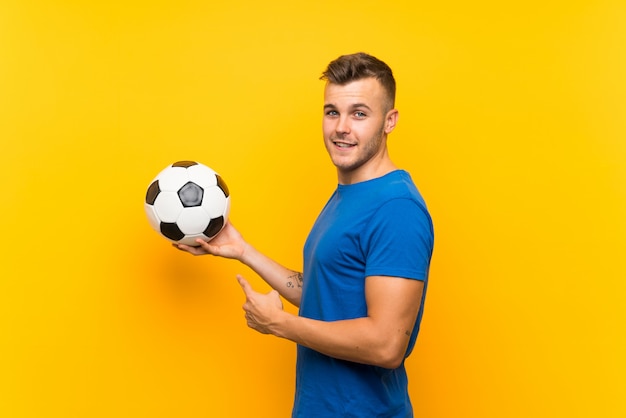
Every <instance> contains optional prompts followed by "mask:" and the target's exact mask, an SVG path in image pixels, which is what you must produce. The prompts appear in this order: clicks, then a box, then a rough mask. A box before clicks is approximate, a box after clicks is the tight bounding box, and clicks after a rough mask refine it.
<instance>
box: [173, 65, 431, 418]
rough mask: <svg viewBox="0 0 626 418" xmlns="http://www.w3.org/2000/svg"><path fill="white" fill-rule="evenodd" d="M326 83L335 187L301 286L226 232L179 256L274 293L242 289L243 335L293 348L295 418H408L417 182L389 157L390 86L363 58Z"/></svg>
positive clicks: (419, 298)
mask: <svg viewBox="0 0 626 418" xmlns="http://www.w3.org/2000/svg"><path fill="white" fill-rule="evenodd" d="M322 79H323V80H325V81H326V86H325V90H324V117H323V133H324V143H325V146H326V149H327V151H328V154H329V155H330V159H331V161H332V162H333V164H334V165H335V167H336V169H337V178H338V186H337V189H336V190H335V192H334V193H333V195H332V196H331V197H330V200H329V201H328V202H327V204H326V206H325V207H324V209H323V210H322V212H321V213H320V215H319V217H318V219H317V220H316V222H315V224H314V226H313V228H312V230H311V232H310V234H309V236H308V238H307V241H306V243H305V246H304V270H303V274H301V273H299V272H297V271H292V270H290V269H288V268H286V267H283V266H282V265H280V264H278V263H277V262H275V261H273V260H272V259H270V258H268V257H267V256H265V255H264V254H261V253H260V252H259V251H257V250H256V249H255V248H254V247H253V246H251V245H250V244H249V243H247V242H246V241H245V240H244V239H243V237H242V236H241V234H240V233H239V232H238V231H237V230H236V229H235V228H234V227H233V225H232V224H231V223H227V225H226V227H225V228H224V230H223V231H222V232H221V233H220V234H219V235H218V236H217V237H216V238H214V239H213V240H212V241H210V242H209V243H204V242H199V244H201V245H200V246H199V247H188V246H184V245H179V246H178V248H180V249H182V250H185V251H188V252H190V253H192V254H195V255H200V254H213V255H217V256H222V257H228V258H233V259H236V260H239V261H240V262H242V263H244V264H245V265H247V266H249V267H251V268H252V269H253V270H254V271H255V272H256V273H258V274H259V275H260V276H261V277H262V278H263V279H264V280H265V281H266V282H267V283H268V284H269V285H270V286H271V287H272V288H273V289H274V290H273V291H272V292H270V293H268V294H260V293H257V292H255V291H254V290H253V289H252V288H251V286H250V284H249V283H248V282H247V281H246V280H245V279H244V278H243V277H241V276H238V278H237V279H238V281H239V283H240V285H241V287H242V288H243V291H244V293H245V296H246V302H245V304H244V305H243V308H244V311H245V316H246V320H247V323H248V326H249V327H251V328H253V329H255V330H257V331H259V332H261V333H265V334H273V335H275V336H278V337H281V338H286V339H289V340H291V341H294V342H295V343H297V344H298V357H297V365H296V395H295V403H294V408H293V417H315V418H320V417H368V418H369V417H412V416H413V412H412V406H411V402H410V399H409V396H408V389H407V375H406V370H405V367H404V360H405V358H406V357H407V356H408V355H409V354H410V352H411V351H412V349H413V346H414V344H415V340H416V338H417V334H418V330H419V325H420V321H421V317H422V312H423V304H424V298H425V294H426V284H427V280H428V270H429V265H430V258H431V254H432V250H433V241H434V236H433V227H432V221H431V218H430V216H429V214H428V211H427V209H426V205H425V204H424V201H423V199H422V197H421V196H420V194H419V192H418V191H417V189H416V187H415V185H414V184H413V182H412V180H411V177H410V176H409V174H408V173H407V172H406V171H403V170H400V169H398V168H397V167H396V166H395V165H394V164H393V162H392V161H391V159H390V157H389V154H388V150H387V136H388V135H389V133H391V132H392V131H393V130H394V128H395V126H396V123H397V121H398V111H397V110H396V109H395V108H394V101H395V80H394V77H393V74H392V71H391V69H390V68H389V67H388V66H387V65H386V64H385V63H384V62H382V61H380V60H378V59H377V58H375V57H372V56H370V55H367V54H364V53H358V54H352V55H345V56H341V57H339V58H338V59H336V60H335V61H333V62H331V63H330V64H329V65H328V68H327V69H326V71H325V72H324V73H323V76H322ZM279 295H282V296H283V297H284V298H285V299H286V300H288V301H289V302H291V303H293V304H294V305H296V306H298V307H299V314H298V315H297V316H295V315H292V314H290V313H288V312H285V311H284V310H283V309H282V303H281V299H280V297H279Z"/></svg>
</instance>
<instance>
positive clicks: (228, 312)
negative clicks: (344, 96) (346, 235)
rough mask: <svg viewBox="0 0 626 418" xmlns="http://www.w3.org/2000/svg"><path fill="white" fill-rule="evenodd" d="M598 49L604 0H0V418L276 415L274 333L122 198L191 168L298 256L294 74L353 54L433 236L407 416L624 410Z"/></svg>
mask: <svg viewBox="0 0 626 418" xmlns="http://www.w3.org/2000/svg"><path fill="white" fill-rule="evenodd" d="M625 45H626V3H624V2H623V1H621V0H588V1H575V0H572V1H565V0H563V1H545V0H544V1H535V0H532V1H525V2H501V1H485V0H478V1H473V2H470V1H454V0H442V1H428V2H425V1H401V2H381V1H368V0H362V1H358V2H357V1H344V2H336V1H326V0H323V1H311V2H296V1H293V0H281V1H274V2H256V1H241V0H233V1H227V2H210V1H199V0H179V1H176V2H174V1H170V2H168V1H134V0H127V1H79V0H58V1H53V0H33V1H22V0H3V1H2V2H1V3H0V139H1V141H2V143H1V144H2V147H1V148H0V149H1V155H2V162H1V164H0V211H1V212H0V213H1V217H0V231H2V244H0V245H2V248H1V252H0V254H1V258H2V262H1V263H0V264H1V265H0V351H1V352H0V416H3V417H150V418H154V417H268V418H275V417H285V416H288V415H289V412H290V409H291V402H292V397H293V389H294V387H293V372H294V360H295V347H294V345H293V344H291V343H290V342H288V341H284V340H279V339H276V338H272V337H268V336H263V335H259V334H256V333H254V332H253V331H251V330H248V329H247V328H246V326H245V322H244V319H243V314H242V311H241V304H242V303H243V295H242V293H241V290H240V289H239V288H238V285H237V283H236V281H235V280H234V276H235V274H236V273H243V274H244V275H246V276H248V278H249V279H250V280H251V281H252V282H253V284H254V286H255V287H256V288H257V289H258V290H266V289H267V287H266V286H265V285H264V284H263V283H262V282H261V281H260V279H259V278H258V277H256V276H254V275H253V274H252V273H251V272H250V271H248V270H246V269H245V268H243V267H242V266H240V265H238V264H237V263H236V262H233V261H230V260H221V259H215V258H208V257H201V258H193V257H191V256H189V255H187V254H183V253H180V252H177V251H175V250H173V249H172V248H171V247H170V246H169V245H168V243H167V242H166V241H165V240H164V239H162V238H160V237H159V236H158V235H157V234H156V233H155V232H154V231H152V230H151V229H150V227H149V226H148V222H147V220H146V218H145V215H144V212H143V197H144V194H145V189H146V187H147V186H148V183H149V182H150V180H151V179H152V178H153V176H154V175H156V173H157V172H158V171H160V170H161V169H162V168H164V167H165V166H166V165H167V164H170V163H172V162H174V161H176V160H180V159H195V160H198V161H201V162H203V163H205V164H207V165H209V166H210V167H212V168H214V169H215V170H216V171H218V172H219V173H220V174H221V175H222V176H223V177H224V178H225V180H226V181H227V183H228V186H229V187H230V189H231V192H232V212H231V219H232V221H233V223H235V225H236V226H237V227H238V228H239V229H240V230H241V231H242V232H243V233H244V235H245V237H246V238H247V239H248V240H249V241H250V242H252V243H254V244H255V245H256V246H257V247H258V248H259V249H261V250H262V251H264V252H266V253H268V254H269V255H271V256H273V257H275V258H276V259H278V260H280V261H281V262H283V263H284V264H286V265H288V266H290V267H293V268H295V269H300V267H301V247H302V244H303V242H304V240H305V237H306V234H307V232H308V229H309V227H310V226H311V224H312V222H313V221H314V219H315V216H316V215H317V212H318V210H319V209H320V208H321V206H322V204H323V203H324V202H325V200H326V198H327V197H328V195H329V194H330V192H331V191H332V190H333V188H334V186H335V183H336V177H335V172H334V169H333V168H332V166H331V164H330V162H329V161H328V158H327V156H326V154H325V151H324V149H323V146H322V142H321V115H322V110H321V104H322V89H323V84H322V82H320V81H319V80H318V77H319V75H320V73H321V71H322V70H323V69H324V67H325V65H326V63H327V62H328V61H330V60H331V59H334V58H335V57H337V56H338V55H340V54H344V53H350V52H356V51H366V52H369V53H372V54H374V55H376V56H378V57H380V58H381V59H383V60H385V61H386V62H388V63H389V64H390V65H391V67H392V68H393V69H394V71H395V74H396V77H397V81H398V88H399V91H398V100H397V107H398V108H399V110H400V115H401V117H400V122H399V126H398V128H397V130H396V131H395V132H394V133H393V134H392V136H391V139H390V148H391V153H392V157H393V158H394V160H395V162H396V163H397V164H398V165H400V166H402V167H404V168H406V169H407V170H409V171H410V172H411V173H412V174H413V177H414V179H415V181H416V183H417V184H418V186H419V188H420V189H421V191H422V193H423V194H424V196H425V198H426V199H427V202H428V204H429V207H430V210H431V212H432V215H433V218H434V222H435V226H436V250H435V256H434V259H433V265H432V272H431V283H430V288H429V294H428V300H427V306H426V313H425V316H424V322H423V327H422V331H421V335H420V339H419V341H418V344H417V346H416V349H415V352H414V354H413V355H412V357H411V358H410V359H409V361H408V369H409V373H410V392H411V396H412V399H413V403H414V406H415V411H416V416H418V417H431V418H438V417H455V418H456V417H529V416H532V417H557V416H563V417H565V416H567V417H622V416H625V415H626V406H625V404H624V403H625V400H624V399H625V395H626V377H625V376H626V367H625V365H624V364H625V362H626V361H625V359H624V353H625V352H626V344H625V323H626V321H625V320H626V314H625V310H624V305H625V303H626V300H625V291H626V284H625V282H626V280H625V279H626V261H625V260H626V257H625V254H624V252H625V250H626V81H625V80H626V46H625ZM294 312H295V311H294Z"/></svg>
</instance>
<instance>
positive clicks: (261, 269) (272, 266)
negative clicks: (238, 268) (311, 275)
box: [239, 244, 302, 306]
mask: <svg viewBox="0 0 626 418" xmlns="http://www.w3.org/2000/svg"><path fill="white" fill-rule="evenodd" d="M239 261H241V262H242V263H243V264H245V265H246V266H248V267H250V268H251V269H252V270H254V272H255V273H256V274H258V275H259V276H261V278H262V279H263V280H265V282H267V284H269V285H270V286H271V287H272V288H273V289H274V290H276V291H277V292H278V293H280V295H281V296H282V297H284V298H285V299H287V300H288V301H289V302H290V303H291V304H293V305H295V306H300V297H301V295H302V273H300V272H297V271H294V270H291V269H288V268H287V267H284V266H283V265H281V264H279V263H277V262H276V261H274V260H272V259H271V258H269V257H267V256H266V255H265V254H263V253H261V252H259V251H258V250H257V249H256V248H254V247H253V246H251V245H250V244H247V245H246V247H245V250H244V252H243V254H242V256H241V259H240V260H239Z"/></svg>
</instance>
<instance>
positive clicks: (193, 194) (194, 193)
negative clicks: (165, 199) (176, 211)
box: [178, 181, 204, 208]
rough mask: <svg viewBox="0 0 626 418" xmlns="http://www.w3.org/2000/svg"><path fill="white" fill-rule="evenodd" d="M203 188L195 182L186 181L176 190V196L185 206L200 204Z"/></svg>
mask: <svg viewBox="0 0 626 418" xmlns="http://www.w3.org/2000/svg"><path fill="white" fill-rule="evenodd" d="M203 195H204V190H203V189H202V187H200V186H198V185H197V184H196V183H193V182H191V181H190V182H188V183H186V184H185V185H184V186H183V187H181V188H180V189H179V190H178V198H179V199H180V202H181V203H182V204H183V206H184V207H186V208H191V207H194V206H200V205H201V204H202V196H203Z"/></svg>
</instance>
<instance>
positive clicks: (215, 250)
mask: <svg viewBox="0 0 626 418" xmlns="http://www.w3.org/2000/svg"><path fill="white" fill-rule="evenodd" d="M196 242H197V243H198V244H199V245H200V246H199V247H191V246H189V245H184V244H172V245H173V246H174V247H175V248H178V249H179V250H181V251H186V252H188V253H190V254H193V255H205V254H211V255H215V256H219V257H225V258H233V259H236V260H241V258H242V256H243V253H244V251H245V248H246V245H247V244H246V242H245V241H244V239H243V237H242V236H241V234H240V233H239V231H237V230H236V229H235V227H234V226H233V224H231V223H230V221H228V222H226V225H225V226H224V229H222V230H221V231H220V233H219V234H217V236H215V237H214V238H213V239H212V240H211V241H209V242H205V241H203V240H201V239H197V240H196Z"/></svg>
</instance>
